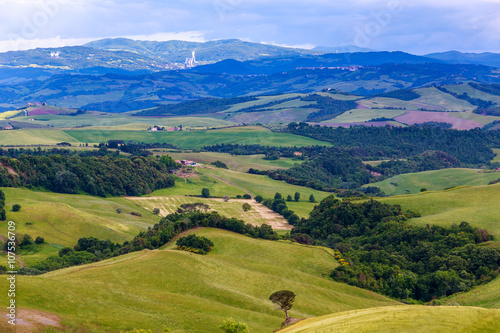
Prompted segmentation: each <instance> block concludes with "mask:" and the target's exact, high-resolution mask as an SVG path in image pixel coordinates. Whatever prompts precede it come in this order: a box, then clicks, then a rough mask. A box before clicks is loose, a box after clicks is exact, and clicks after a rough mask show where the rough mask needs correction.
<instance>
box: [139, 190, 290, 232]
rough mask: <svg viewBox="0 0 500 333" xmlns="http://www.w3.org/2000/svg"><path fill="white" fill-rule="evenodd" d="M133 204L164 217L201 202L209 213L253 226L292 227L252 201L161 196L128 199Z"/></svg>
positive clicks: (281, 218) (287, 228)
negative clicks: (245, 208) (156, 211)
mask: <svg viewBox="0 0 500 333" xmlns="http://www.w3.org/2000/svg"><path fill="white" fill-rule="evenodd" d="M130 200H132V201H133V202H135V203H136V204H138V205H140V206H141V207H143V208H144V209H147V210H149V211H153V209H154V208H158V209H160V215H161V216H166V215H168V214H172V213H175V212H176V211H177V208H179V207H180V205H182V204H185V203H195V202H202V203H204V204H208V205H209V206H210V210H211V211H217V212H219V213H220V214H221V215H224V216H233V217H237V218H238V219H240V220H243V221H245V222H246V223H250V224H253V225H262V224H264V223H266V224H269V225H270V226H272V227H273V229H281V230H290V229H291V228H292V226H291V225H290V224H288V222H287V221H286V220H285V219H284V218H283V216H281V215H279V214H277V213H275V212H273V211H272V210H270V209H269V208H267V207H266V206H264V205H262V204H259V203H257V202H256V201H255V200H252V199H230V200H229V201H227V202H224V201H223V199H218V198H193V197H183V196H161V197H146V198H130ZM243 203H248V204H249V205H250V206H252V209H250V210H248V211H244V210H243V208H242V205H243Z"/></svg>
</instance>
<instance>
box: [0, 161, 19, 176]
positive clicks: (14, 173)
mask: <svg viewBox="0 0 500 333" xmlns="http://www.w3.org/2000/svg"><path fill="white" fill-rule="evenodd" d="M0 166H1V167H3V168H5V169H7V171H8V172H9V173H10V174H11V175H14V176H18V177H19V174H18V173H17V172H16V171H15V170H14V169H12V168H11V167H9V166H5V165H4V164H3V163H0Z"/></svg>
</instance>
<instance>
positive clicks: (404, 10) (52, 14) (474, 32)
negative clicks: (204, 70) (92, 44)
mask: <svg viewBox="0 0 500 333" xmlns="http://www.w3.org/2000/svg"><path fill="white" fill-rule="evenodd" d="M106 37H131V38H136V39H147V40H169V39H182V40H191V41H206V40H212V39H223V38H239V39H243V40H248V41H253V42H264V43H271V44H277V45H285V46H298V47H305V48H312V47H314V46H342V45H357V46H361V47H367V48H371V49H375V50H402V51H407V52H411V53H415V54H425V53H430V52H439V51H447V50H460V51H465V52H487V51H489V52H500V0H470V1H462V0H455V1H451V0H442V1H440V0H433V1H431V0H413V1H408V0H384V1H373V0H351V1H336V0H307V1H304V0H301V1H298V0H286V1H284V0H283V1H282V0H268V1H264V0H190V1H159V0H135V1H130V0H0V51H7V50H16V49H28V48H34V47H58V46H62V45H79V44H83V43H85V42H88V41H91V40H95V39H99V38H106Z"/></svg>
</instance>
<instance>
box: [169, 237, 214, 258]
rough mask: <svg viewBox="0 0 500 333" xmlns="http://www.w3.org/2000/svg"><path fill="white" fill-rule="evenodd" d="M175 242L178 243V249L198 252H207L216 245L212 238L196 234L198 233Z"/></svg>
mask: <svg viewBox="0 0 500 333" xmlns="http://www.w3.org/2000/svg"><path fill="white" fill-rule="evenodd" d="M175 244H176V245H177V250H181V251H189V252H193V253H197V254H207V253H208V252H210V251H212V249H213V247H214V243H213V242H212V241H211V240H210V239H208V238H206V237H203V236H196V234H191V235H188V236H185V237H181V238H179V239H178V240H177V242H176V243H175Z"/></svg>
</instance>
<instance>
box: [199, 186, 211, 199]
mask: <svg viewBox="0 0 500 333" xmlns="http://www.w3.org/2000/svg"><path fill="white" fill-rule="evenodd" d="M201 196H202V197H204V198H208V197H209V196H210V190H209V189H208V188H206V187H205V188H203V189H202V190H201Z"/></svg>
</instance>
